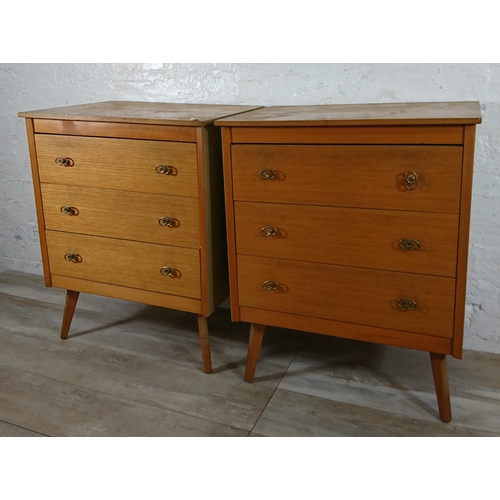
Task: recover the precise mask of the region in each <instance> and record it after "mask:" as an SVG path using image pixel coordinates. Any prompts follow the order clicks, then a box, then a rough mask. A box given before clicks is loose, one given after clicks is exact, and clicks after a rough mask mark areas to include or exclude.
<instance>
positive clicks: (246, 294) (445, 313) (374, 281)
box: [237, 255, 455, 338]
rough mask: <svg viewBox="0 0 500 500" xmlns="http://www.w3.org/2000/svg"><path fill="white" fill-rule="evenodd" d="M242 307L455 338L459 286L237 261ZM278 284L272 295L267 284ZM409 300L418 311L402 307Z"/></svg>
mask: <svg viewBox="0 0 500 500" xmlns="http://www.w3.org/2000/svg"><path fill="white" fill-rule="evenodd" d="M237 260H238V289H239V290H238V294H239V295H238V297H239V303H240V305H241V306H245V307H250V308H253V309H264V310H269V311H278V312H283V313H289V314H300V315H302V316H311V317H317V318H324V319H331V320H335V321H342V322H347V323H355V324H362V325H366V326H374V327H381V328H387V329H393V330H403V331H408V332H413V333H421V334H425V335H433V336H438V337H448V338H451V337H452V335H453V315H454V296H455V280H454V279H452V278H442V277H436V276H423V275H418V274H409V273H399V272H390V271H378V270H373V269H364V268H355V267H347V266H334V265H329V264H315V263H310V262H298V261H290V260H283V259H271V258H264V257H250V256H246V255H239V256H238V259H237ZM266 282H267V283H269V282H273V283H276V287H275V289H273V290H271V291H268V290H266V289H265V287H264V283H266ZM399 299H401V300H403V299H410V300H411V301H413V304H414V310H407V309H406V308H404V307H400V306H399V305H398V300H399Z"/></svg>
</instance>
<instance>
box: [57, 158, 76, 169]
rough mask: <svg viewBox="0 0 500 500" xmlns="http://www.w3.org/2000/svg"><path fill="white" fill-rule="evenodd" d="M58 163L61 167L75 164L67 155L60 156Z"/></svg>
mask: <svg viewBox="0 0 500 500" xmlns="http://www.w3.org/2000/svg"><path fill="white" fill-rule="evenodd" d="M55 162H56V165H59V166H60V167H71V166H73V165H74V161H73V160H72V159H71V158H68V157H66V156H58V157H57V158H56V160H55Z"/></svg>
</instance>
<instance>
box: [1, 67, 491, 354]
mask: <svg viewBox="0 0 500 500" xmlns="http://www.w3.org/2000/svg"><path fill="white" fill-rule="evenodd" d="M103 100H135V101H162V102H200V103H214V104H215V103H217V104H218V103H224V104H257V105H266V106H270V105H282V104H284V105H286V104H293V105H297V104H331V103H332V104H333V103H366V102H413V101H458V100H478V101H480V102H481V109H482V113H483V123H482V124H481V125H479V126H478V128H477V143H476V162H475V174H474V190H473V205H472V206H473V208H472V221H471V243H470V257H469V281H468V293H467V320H466V331H465V347H466V348H468V349H474V350H482V351H489V352H496V353H500V311H499V305H500V269H499V262H500V217H499V215H500V65H498V64H274V63H273V64H192V63H188V64H0V117H1V119H0V272H1V271H3V270H5V269H14V270H20V271H25V272H30V273H36V274H41V273H42V267H41V260H40V251H39V241H38V231H37V225H36V217H35V205H34V198H33V189H32V180H31V172H30V166H29V158H28V148H27V142H26V132H25V127H24V121H23V120H22V119H20V118H17V113H18V111H28V110H33V109H43V108H49V107H57V106H65V105H72V104H82V103H86V102H97V101H103Z"/></svg>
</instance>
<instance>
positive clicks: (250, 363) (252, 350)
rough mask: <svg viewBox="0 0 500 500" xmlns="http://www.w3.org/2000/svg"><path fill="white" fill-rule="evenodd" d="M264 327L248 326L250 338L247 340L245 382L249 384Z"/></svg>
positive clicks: (257, 356)
mask: <svg viewBox="0 0 500 500" xmlns="http://www.w3.org/2000/svg"><path fill="white" fill-rule="evenodd" d="M265 329H266V327H265V326H264V325H256V324H255V323H252V325H251V326H250V338H249V340H248V353H247V366H246V368H245V382H251V381H252V380H253V376H254V374H255V368H256V367H257V360H258V359H259V352H260V346H261V345H262V339H263V338H264V330H265Z"/></svg>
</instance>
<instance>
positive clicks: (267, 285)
mask: <svg viewBox="0 0 500 500" xmlns="http://www.w3.org/2000/svg"><path fill="white" fill-rule="evenodd" d="M278 286H279V283H278V282H277V281H272V280H268V281H264V283H262V287H263V288H264V290H267V291H268V292H272V291H273V290H277V289H278Z"/></svg>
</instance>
